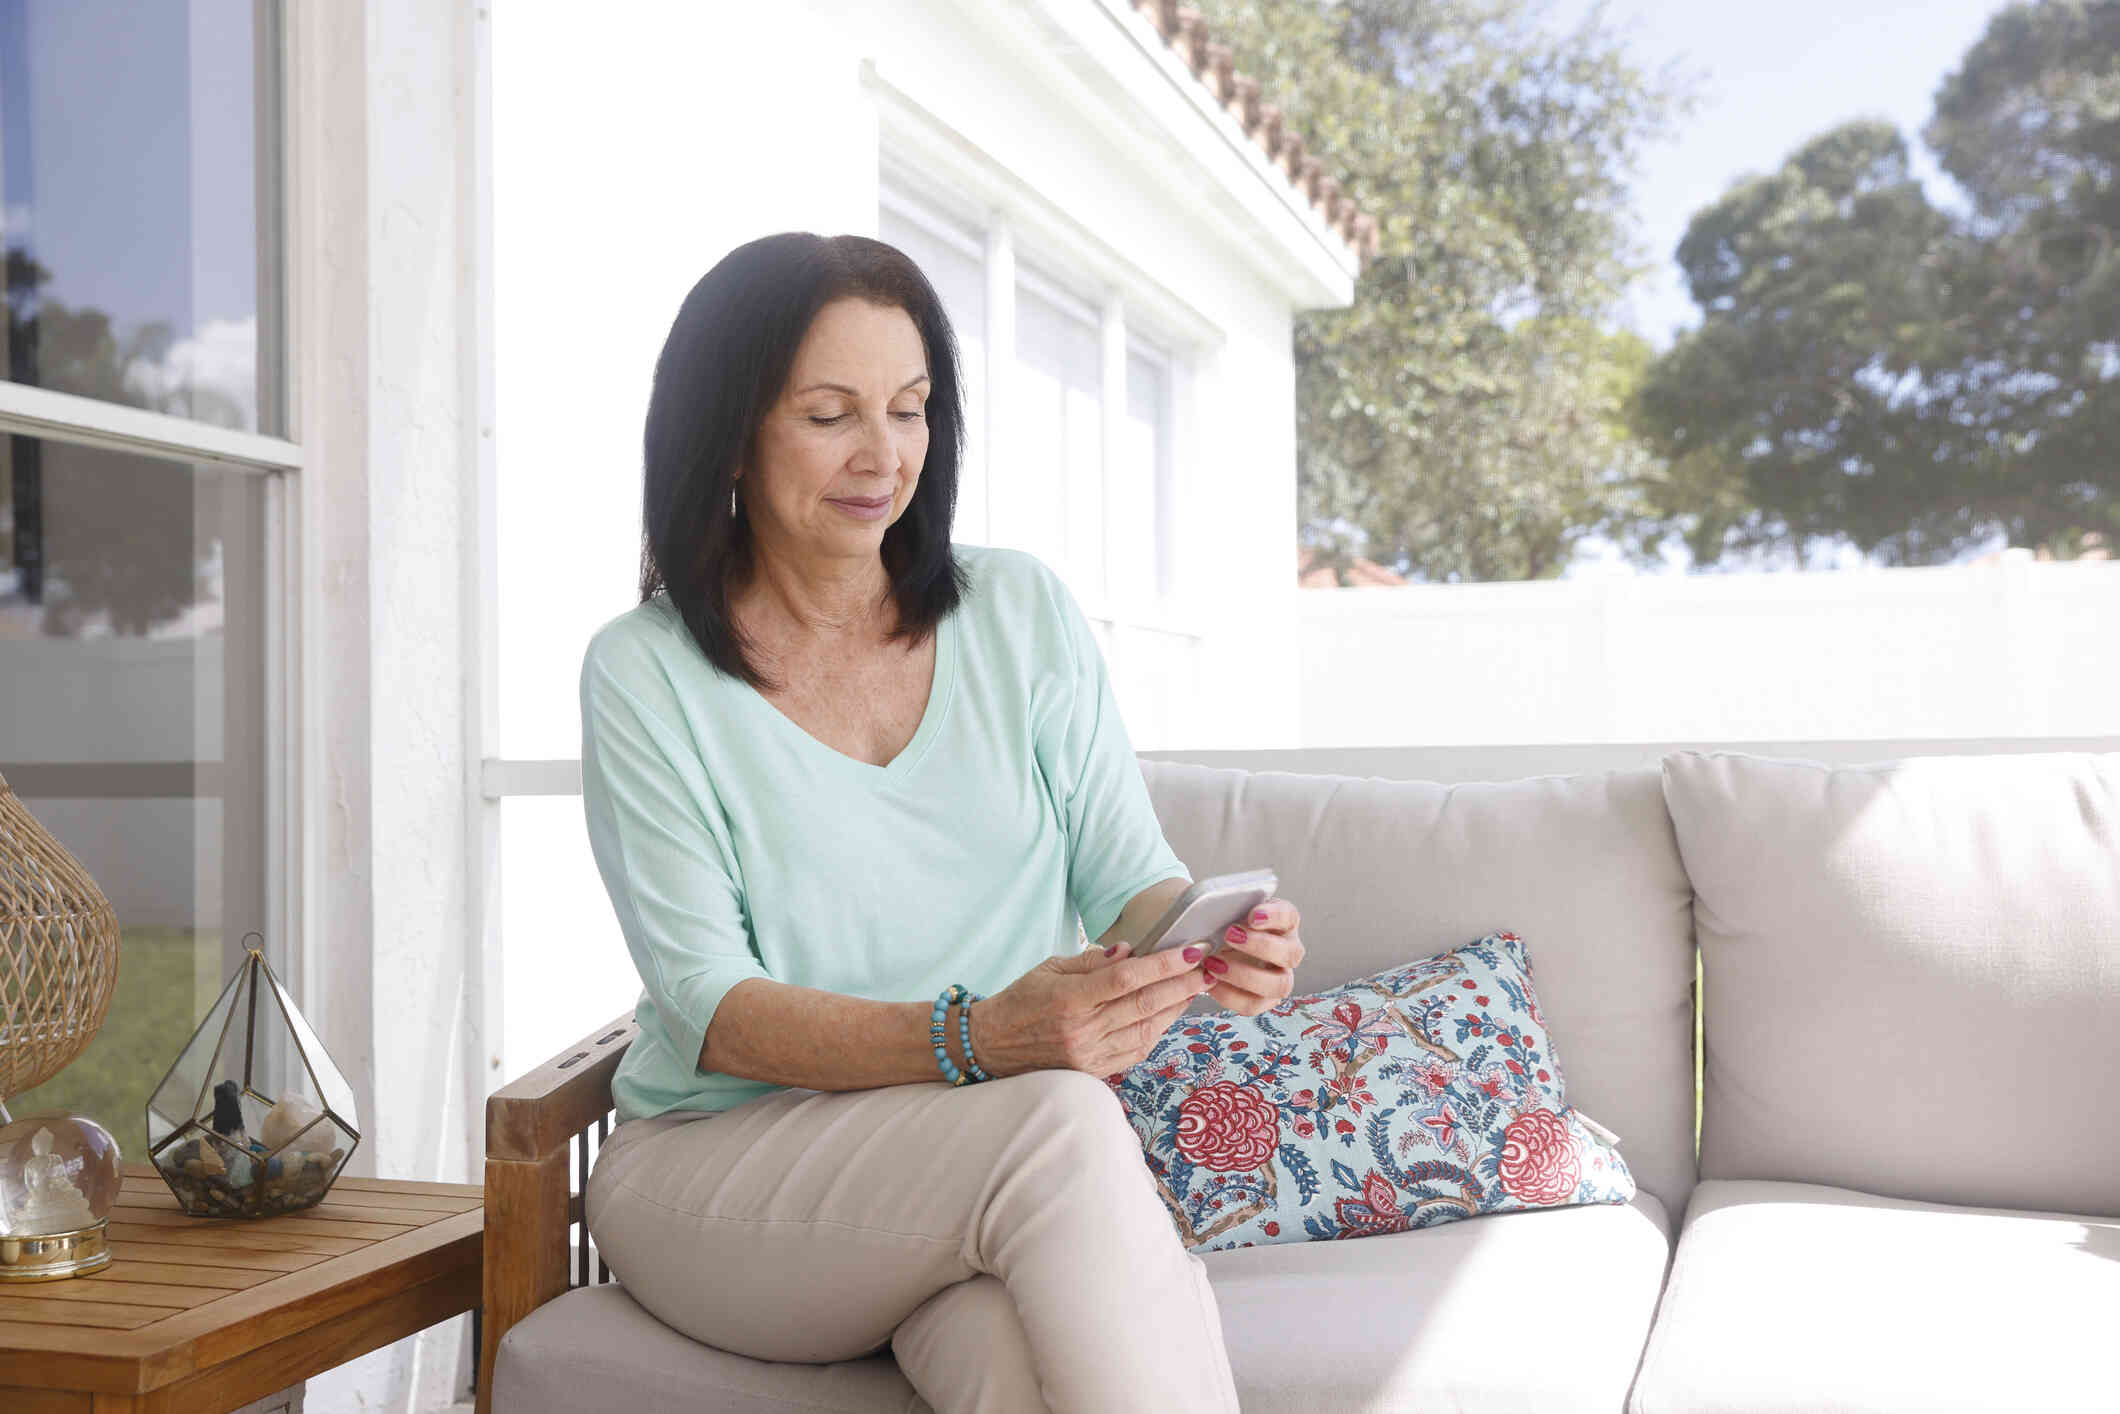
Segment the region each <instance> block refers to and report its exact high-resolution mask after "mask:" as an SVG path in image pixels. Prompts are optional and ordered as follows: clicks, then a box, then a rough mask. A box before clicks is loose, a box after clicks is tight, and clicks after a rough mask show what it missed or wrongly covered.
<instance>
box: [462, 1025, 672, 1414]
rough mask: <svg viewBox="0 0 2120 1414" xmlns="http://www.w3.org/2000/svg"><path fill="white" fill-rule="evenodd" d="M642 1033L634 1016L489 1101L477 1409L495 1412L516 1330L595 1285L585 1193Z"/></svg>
mask: <svg viewBox="0 0 2120 1414" xmlns="http://www.w3.org/2000/svg"><path fill="white" fill-rule="evenodd" d="M639 1030H640V1028H639V1027H638V1026H636V1025H634V1022H633V1015H632V1013H631V1012H628V1013H626V1014H625V1015H623V1016H619V1017H617V1018H615V1019H613V1020H612V1021H611V1022H609V1023H608V1024H606V1025H604V1026H600V1027H598V1028H597V1029H596V1031H594V1032H593V1033H591V1034H590V1035H588V1036H585V1037H584V1038H582V1040H580V1041H579V1042H577V1043H576V1044H574V1045H572V1046H569V1047H568V1048H567V1049H566V1050H564V1051H562V1052H560V1053H559V1054H558V1055H556V1056H554V1057H552V1059H550V1060H548V1061H546V1062H545V1063H544V1064H543V1065H541V1066H539V1067H538V1068H537V1069H535V1070H533V1071H531V1072H529V1073H528V1074H527V1075H523V1076H521V1077H519V1078H518V1079H515V1080H512V1081H510V1082H509V1083H508V1084H506V1085H504V1086H502V1087H501V1088H500V1089H498V1090H496V1091H494V1092H493V1094H492V1095H490V1096H488V1097H487V1100H486V1255H485V1274H484V1311H483V1313H482V1315H481V1318H480V1330H479V1352H478V1414H492V1409H493V1357H494V1353H495V1352H496V1351H498V1350H499V1349H500V1342H501V1337H502V1336H504V1335H506V1334H507V1333H508V1329H509V1327H511V1326H513V1325H514V1324H515V1323H516V1322H517V1321H520V1320H521V1319H522V1318H523V1317H525V1316H527V1315H529V1314H530V1313H531V1312H532V1311H535V1310H536V1309H537V1308H538V1307H540V1306H542V1305H544V1304H545V1303H546V1302H547V1301H550V1300H552V1299H553V1298H554V1297H556V1296H558V1295H560V1294H561V1293H562V1292H564V1291H566V1290H568V1289H569V1288H570V1287H574V1286H587V1285H588V1284H589V1283H590V1280H591V1277H590V1272H589V1265H590V1263H589V1232H588V1226H587V1224H586V1223H585V1222H584V1221H583V1215H582V1196H581V1195H582V1190H583V1189H584V1188H586V1187H587V1186H588V1181H589V1163H590V1157H589V1136H590V1134H591V1133H594V1134H595V1135H596V1137H597V1140H598V1142H601V1141H602V1140H603V1139H604V1138H606V1137H607V1136H608V1135H609V1133H610V1123H611V1075H612V1072H613V1071H615V1070H617V1069H618V1059H619V1057H620V1056H622V1055H624V1054H625V1053H626V1047H628V1046H630V1045H631V1044H633V1038H634V1036H635V1035H637V1034H638V1032H639ZM570 1150H571V1151H572V1152H571V1154H570V1152H569V1151H570ZM570 1157H571V1158H572V1160H573V1162H572V1163H571V1164H570V1163H569V1159H570ZM577 1225H579V1226H580V1238H579V1240H578V1241H576V1240H575V1239H574V1238H573V1233H574V1231H575V1229H576V1227H577ZM570 1256H571V1257H574V1258H575V1260H573V1261H570V1260H569V1258H570ZM596 1269H597V1270H596V1274H595V1280H598V1281H609V1280H610V1279H611V1274H610V1272H609V1270H608V1269H606V1268H605V1267H604V1266H603V1264H602V1263H601V1262H598V1263H597V1264H596Z"/></svg>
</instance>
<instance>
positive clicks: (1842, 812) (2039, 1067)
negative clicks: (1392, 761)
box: [1181, 752, 2120, 1214]
mask: <svg viewBox="0 0 2120 1414" xmlns="http://www.w3.org/2000/svg"><path fill="white" fill-rule="evenodd" d="M1663 770H1664V794H1665V798H1666V800H1667V801H1668V802H1669V805H1670V810H1671V818H1672V820H1673V821H1674V822H1675V824H1676V825H1677V828H1678V843H1679V848H1680V851H1681V852H1682V853H1683V855H1684V857H1685V863H1686V870H1687V873H1688V874H1689V875H1690V876H1691V878H1692V880H1693V888H1694V891H1695V893H1696V894H1697V895H1698V899H1697V902H1696V904H1695V923H1696V927H1697V930H1698V933H1699V937H1700V945H1701V953H1702V961H1703V977H1702V984H1701V985H1702V1000H1703V1003H1704V1011H1705V1022H1704V1027H1705V1036H1706V1046H1707V1057H1706V1087H1705V1092H1706V1093H1705V1102H1704V1111H1703V1115H1702V1121H1701V1156H1700V1157H1701V1164H1700V1171H1701V1176H1702V1177H1703V1178H1763V1179H1788V1180H1793V1181H1797V1182H1804V1183H1822V1184H1831V1185H1835V1186H1838V1187H1843V1188H1853V1189H1859V1190H1861V1191H1863V1192H1868V1193H1879V1194H1891V1195H1895V1196H1898V1197H1903V1198H1917V1199H1924V1200H1928V1201H1931V1202H1944V1203H1974V1204H1985V1205H1988V1206H1993V1207H2006V1208H2038V1209H2047V1210H2051V1211H2061V1212H2089V1213H2104V1214H2120V1104H2116V1103H2115V1101H2114V1087H2115V1085H2116V1083H2120V755H2106V756H2093V755H2025V756H2006V757H1938V758H1926V759H1913V760H1907V761H1900V762H1889V763H1885V764H1881V765H1876V766H1863V767H1826V766H1821V765H1816V764H1812V763H1807V762H1797V761H1777V760H1768V759H1764V758H1760V757H1753V756H1744V755H1737V754H1728V753H1717V754H1702V753H1694V752H1686V753H1677V754H1674V755H1672V756H1669V757H1667V758H1666V759H1665V762H1664V768H1663ZM1181 853H1182V851H1181ZM1591 1113H1592V1114H1593V1115H1595V1114H1596V1109H1595V1107H1594V1106H1593V1107H1591Z"/></svg>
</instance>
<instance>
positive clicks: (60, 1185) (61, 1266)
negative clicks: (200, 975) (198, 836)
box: [0, 777, 118, 1280]
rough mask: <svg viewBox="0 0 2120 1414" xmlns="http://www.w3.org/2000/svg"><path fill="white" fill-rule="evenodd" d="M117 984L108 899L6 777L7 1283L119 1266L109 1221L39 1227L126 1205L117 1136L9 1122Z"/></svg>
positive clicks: (69, 1053) (1, 948)
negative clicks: (120, 1197) (118, 1182)
mask: <svg viewBox="0 0 2120 1414" xmlns="http://www.w3.org/2000/svg"><path fill="white" fill-rule="evenodd" d="M117 980H118V919H117V915H116V914H115V913H113V912H112V911H111V906H110V900H109V899H107V898H105V897H104V896H103V891H102V890H101V889H99V888H97V887H96V881H95V880H93V879H91V878H89V877H88V871H87V870H85V869H83V868H82V867H81V865H80V864H79V862H77V861H76V860H75V859H74V857H73V856H72V855H70V854H68V853H67V852H66V850H65V849H64V848H63V847H62V846H61V845H60V844H59V842H58V841H57V840H55V839H53V838H52V837H51V835H50V833H49V832H48V831H46V830H45V828H44V827H43V826H42V825H39V824H38V823H37V822H36V820H35V819H34V818H33V817H32V816H31V815H30V813H29V811H28V810H26V809H24V808H23V805H22V802H21V801H20V800H18V799H16V798H15V793H14V792H13V791H12V790H10V789H9V788H8V784H7V781H6V778H4V777H0V1280H19V1279H31V1280H36V1279H42V1278H47V1277H57V1276H71V1275H78V1274H80V1273H85V1272H90V1271H95V1270H97V1269H98V1268H100V1267H103V1266H105V1265H107V1264H108V1263H109V1261H110V1252H109V1249H108V1247H107V1246H106V1245H105V1243H104V1237H103V1222H102V1219H101V1217H100V1215H99V1216H97V1218H96V1220H95V1221H94V1222H93V1223H81V1224H64V1223H60V1224H54V1223H50V1222H47V1223H44V1224H41V1225H39V1224H37V1223H36V1222H35V1221H34V1220H33V1219H34V1218H35V1217H36V1216H37V1215H38V1214H40V1213H42V1214H50V1215H65V1214H69V1213H79V1214H80V1215H82V1216H83V1217H86V1216H87V1215H88V1214H89V1212H90V1210H91V1209H92V1208H96V1207H100V1208H101V1209H103V1210H104V1211H108V1208H109V1204H110V1202H111V1201H113V1200H115V1198H116V1196H117V1194H116V1193H115V1191H112V1184H113V1182H114V1176H115V1174H116V1172H117V1151H116V1146H115V1145H112V1144H110V1136H109V1134H108V1133H106V1132H105V1131H104V1130H103V1129H102V1128H101V1127H100V1126H98V1125H96V1124H94V1123H92V1122H90V1121H85V1120H79V1119H72V1118H62V1119H53V1120H51V1121H50V1122H49V1123H45V1122H41V1121H30V1120H25V1121H22V1122H19V1123H12V1124H8V1123H4V1121H5V1120H6V1119H7V1110H6V1105H5V1103H4V1102H5V1100H6V1099H7V1097H9V1096H12V1095H20V1094H21V1093H22V1092H23V1091H25V1090H28V1089H30V1088H32V1087H33V1086H36V1085H40V1084H42V1083H43V1082H44V1081H46V1080H49V1079H50V1078H51V1077H52V1076H54V1075H56V1074H58V1073H59V1072H60V1071H61V1070H62V1069H64V1068H65V1066H66V1064H67V1062H69V1061H71V1060H72V1059H73V1058H74V1057H75V1056H77V1055H79V1054H80V1053H81V1050H82V1048H83V1047H85V1046H86V1045H88V1043H89V1041H90V1039H91V1038H92V1037H94V1036H95V1034H96V1028H97V1027H99V1026H101V1025H102V1024H103V1017H104V1014H105V1013H107V1012H108V1011H109V1010H110V995H111V990H112V988H114V987H115V986H116V985H117ZM10 1218H14V1219H24V1218H28V1219H31V1221H28V1222H27V1223H26V1224H25V1223H21V1222H18V1223H15V1224H13V1225H10V1223H9V1221H8V1220H9V1219H10ZM54 1226H65V1227H67V1229H68V1230H64V1231H54V1230H53V1228H54ZM25 1231H26V1232H27V1233H29V1234H31V1235H28V1236H23V1235H20V1234H22V1233H23V1232H25Z"/></svg>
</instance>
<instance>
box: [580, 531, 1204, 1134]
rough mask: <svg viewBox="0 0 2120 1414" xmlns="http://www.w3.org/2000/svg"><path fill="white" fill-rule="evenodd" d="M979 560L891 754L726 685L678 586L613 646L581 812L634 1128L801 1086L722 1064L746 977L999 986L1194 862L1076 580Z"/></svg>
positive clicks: (586, 746) (913, 986)
mask: <svg viewBox="0 0 2120 1414" xmlns="http://www.w3.org/2000/svg"><path fill="white" fill-rule="evenodd" d="M956 552H957V555H958V557H959V559H960V561H961V562H962V563H963V564H964V566H965V568H966V569H967V571H969V575H970V579H971V589H970V592H969V593H968V594H967V595H966V597H965V599H964V602H963V603H962V604H961V605H960V606H959V608H958V609H957V611H956V612H955V613H953V614H951V615H949V616H948V617H946V618H944V619H943V621H942V622H941V624H940V625H939V626H938V628H937V630H936V632H937V635H938V637H937V642H936V648H935V674H934V686H933V688H932V689H931V691H930V693H929V696H928V704H927V710H926V713H925V715H924V716H922V718H921V720H920V726H919V728H918V729H917V730H916V731H915V732H914V733H913V738H912V740H911V741H910V742H908V743H907V744H906V747H905V749H904V750H903V751H901V752H899V753H898V755H897V756H896V757H895V758H893V759H892V761H891V763H890V764H889V765H887V766H875V765H871V764H869V763H868V762H865V761H857V760H855V759H854V758H853V757H851V756H847V755H845V754H843V753H841V752H838V751H835V750H833V749H832V748H831V747H829V746H826V745H825V744H824V743H823V742H821V741H818V740H817V739H816V738H815V737H813V736H811V735H810V734H809V733H808V732H806V731H804V730H803V729H802V728H801V727H799V726H797V725H796V724H795V723H794V722H793V721H792V720H790V719H789V718H788V717H786V716H784V715H783V714H782V713H781V712H780V710H779V709H778V708H776V707H775V706H773V704H772V703H770V702H768V701H767V700H766V699H765V698H764V697H762V696H760V695H759V694H758V692H757V691H756V690H755V689H754V688H752V687H751V686H750V685H749V684H747V683H744V682H741V681H739V680H737V679H735V678H732V677H727V676H724V675H723V674H722V673H721V672H719V671H718V670H717V669H716V668H714V666H713V665H712V664H710V663H709V662H708V661H707V659H706V657H705V655H703V654H702V653H701V652H700V651H699V649H698V647H697V646H696V645H694V644H693V642H692V640H691V639H690V638H689V637H688V636H687V635H686V633H685V630H684V625H683V624H682V622H681V621H680V620H679V619H678V617H677V614H676V612H675V611H674V610H673V609H672V608H671V607H670V605H669V603H668V600H667V599H666V598H665V597H664V596H661V595H658V596H656V597H655V598H654V599H651V600H650V601H648V602H647V603H645V604H641V605H638V606H636V607H635V608H633V609H631V610H629V611H627V612H626V613H624V614H621V615H619V616H618V617H617V618H615V619H613V620H612V621H611V622H609V623H608V624H605V625H604V626H603V627H602V628H600V629H599V630H597V632H596V634H595V636H594V637H593V638H592V639H591V640H590V642H589V647H588V651H587V652H586V654H585V655H584V656H583V660H582V673H581V707H582V805H583V809H584V811H585V813H586V815H587V819H588V827H589V843H590V847H591V849H592V850H593V851H594V853H595V856H596V867H597V869H598V871H599V872H600V873H601V874H602V875H603V880H604V887H605V889H606V890H607V891H608V892H609V893H610V896H611V906H612V909H613V910H614V911H615V912H616V914H617V916H618V924H619V929H620V931H621V932H622V933H623V934H624V935H625V940H626V950H627V951H628V952H629V953H631V954H632V957H633V965H634V967H635V968H636V969H637V970H638V971H639V973H640V978H641V982H642V986H643V990H642V994H641V999H640V1002H639V1004H638V1005H637V1006H636V1007H635V1009H634V1019H635V1020H636V1021H637V1022H638V1023H639V1025H640V1036H639V1039H638V1040H636V1041H635V1042H634V1043H633V1045H632V1046H631V1047H630V1048H629V1049H628V1050H627V1052H626V1054H625V1056H624V1058H623V1059H622V1060H621V1061H620V1062H619V1065H618V1070H617V1073H616V1075H615V1076H614V1077H613V1079H612V1087H611V1088H612V1093H613V1095H614V1097H615V1099H616V1104H617V1109H618V1115H619V1118H620V1119H621V1120H626V1119H632V1118H636V1117H640V1116H646V1115H654V1114H660V1113H662V1112H663V1111H665V1110H673V1109H683V1110H722V1109H727V1108H729V1107H730V1106H732V1105H737V1104H741V1103H742V1102H743V1101H745V1100H748V1099H752V1098H754V1097H756V1096H759V1095H764V1094H768V1093H770V1092H772V1091H774V1090H779V1089H784V1088H787V1087H785V1086H779V1085H771V1084H767V1083H766V1082H764V1081H758V1080H748V1079H742V1078H739V1077H737V1076H732V1075H724V1074H721V1073H718V1072H714V1071H705V1070H701V1069H700V1068H699V1053H700V1048H701V1046H702V1044H703V1043H704V1041H705V1038H706V1031H707V1023H708V1022H709V1021H711V1020H713V1017H714V1011H715V1008H716V1007H718V1006H719V1005H720V1004H721V999H722V997H723V996H725V995H726V994H727V993H728V991H729V989H730V988H731V987H733V986H735V985H736V984H737V983H738V982H741V981H743V980H744V979H745V978H746V977H765V978H771V979H775V980H778V981H782V982H792V983H796V984H799V985H801V986H805V987H817V988H822V989H824V990H826V991H832V992H840V993H845V994H847V995H850V996H857V997H867V998H870V999H871V1000H875V1001H893V1002H910V1001H932V1000H933V999H934V997H935V995H936V994H937V993H938V992H940V991H942V989H943V988H944V987H946V986H948V985H949V984H950V983H952V982H961V983H963V984H964V985H965V986H967V987H969V988H971V989H972V990H973V991H975V992H980V993H984V994H986V995H989V996H991V995H992V994H993V993H995V992H998V991H1000V990H1001V989H1002V988H1003V987H1006V986H1007V985H1008V984H1009V983H1010V982H1013V981H1014V980H1015V979H1016V978H1017V977H1019V976H1021V975H1022V974H1023V973H1025V972H1026V971H1028V970H1030V969H1031V968H1032V967H1034V966H1036V965H1037V964H1038V963H1039V962H1041V961H1043V960H1044V959H1046V958H1048V957H1052V956H1055V955H1059V954H1068V953H1073V952H1075V951H1076V950H1077V948H1078V946H1079V941H1078V938H1077V935H1076V920H1077V917H1078V916H1079V918H1080V920H1081V925H1082V928H1083V930H1084V932H1086V933H1087V934H1088V936H1089V937H1090V938H1096V937H1098V936H1100V935H1101V934H1102V933H1103V932H1104V930H1105V929H1106V928H1108V927H1110V926H1111V924H1112V922H1113V921H1114V920H1115V919H1117V918H1118V916H1119V911H1120V909H1121V908H1123V907H1124V906H1125V904H1126V903H1127V901H1128V900H1129V899H1131V898H1132V897H1133V896H1134V895H1135V894H1137V893H1139V892H1140V891H1141V890H1143V889H1145V888H1147V887H1148V886H1149V885H1151V884H1153V883H1156V882H1157V881H1159V880H1162V879H1178V878H1185V877H1187V875H1186V869H1185V866H1184V864H1182V863H1181V862H1180V861H1179V859H1178V856H1177V855H1176V854H1175V853H1174V852H1172V850H1171V847H1170V845H1169V843H1168V842H1167V841H1166V840H1165V839H1164V838H1163V830H1162V827H1161V825H1160V823H1159V822H1158V821H1157V819H1156V815H1155V811H1154V809H1153V807H1152V806H1151V805H1150V803H1149V798H1148V788H1147V785H1146V784H1145V782H1144V781H1143V780H1142V776H1141V769H1140V765H1139V763H1138V761H1137V760H1136V758H1135V756H1134V753H1133V748H1132V746H1131V745H1130V744H1129V742H1128V740H1127V735H1126V728H1125V725H1124V724H1123V723H1122V722H1121V721H1120V719H1119V712H1118V708H1117V705H1116V703H1115V702H1114V700H1113V697H1112V690H1111V683H1110V680H1109V678H1108V677H1107V675H1106V672H1105V667H1104V659H1103V656H1102V655H1101V654H1100V653H1099V652H1098V650H1097V643H1096V640H1095V639H1094V638H1093V637H1091V635H1090V629H1089V623H1088V621H1087V620H1086V619H1085V618H1084V617H1083V614H1082V610H1081V608H1080V606H1079V605H1077V604H1076V602H1075V599H1074V596H1073V595H1072V594H1071V593H1069V591H1068V589H1067V586H1066V585H1065V584H1064V583H1063V582H1062V581H1061V580H1060V578H1059V576H1058V575H1056V574H1054V573H1053V572H1052V571H1051V570H1050V569H1048V568H1047V567H1046V566H1045V565H1044V564H1043V563H1042V562H1041V561H1040V560H1038V559H1037V558H1036V557H1035V556H1033V555H1030V554H1026V553H1024V552H1023V551H1020V550H1010V549H1003V548H999V547H993V546H977V545H959V546H957V547H956ZM972 1039H973V1044H974V1046H975V1047H976V1045H977V1043H978V1036H977V1034H976V1030H975V1034H974V1036H973V1038H972ZM975 1054H976V1051H975ZM935 1078H936V1081H937V1083H940V1082H941V1078H942V1077H941V1071H940V1070H939V1069H938V1070H937V1072H936V1077H935Z"/></svg>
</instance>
